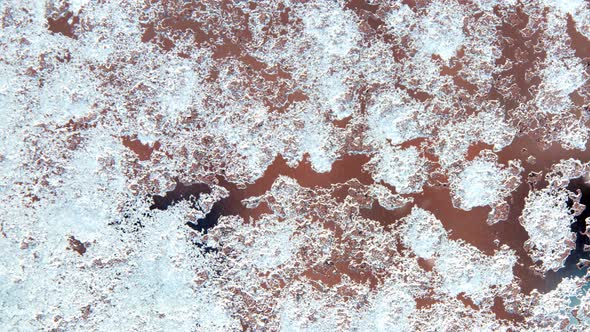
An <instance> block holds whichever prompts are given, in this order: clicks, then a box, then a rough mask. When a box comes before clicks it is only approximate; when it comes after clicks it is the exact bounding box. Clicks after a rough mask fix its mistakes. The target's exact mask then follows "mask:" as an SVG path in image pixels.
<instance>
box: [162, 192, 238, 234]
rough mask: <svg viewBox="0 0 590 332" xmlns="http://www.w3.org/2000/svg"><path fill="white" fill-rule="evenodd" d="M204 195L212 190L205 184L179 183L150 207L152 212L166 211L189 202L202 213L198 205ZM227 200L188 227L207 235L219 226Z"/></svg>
mask: <svg viewBox="0 0 590 332" xmlns="http://www.w3.org/2000/svg"><path fill="white" fill-rule="evenodd" d="M203 193H206V194H209V193H211V188H210V187H209V186H208V185H206V184H204V183H194V184H189V185H185V184H183V183H182V182H179V181H177V182H176V187H175V188H174V189H173V190H172V191H168V192H166V194H165V195H164V196H160V195H154V196H153V200H154V204H152V205H151V206H150V210H155V209H157V210H166V209H168V207H169V206H172V205H174V204H176V203H178V202H181V201H183V200H189V201H190V202H191V206H192V207H193V208H195V209H198V210H201V211H202V208H201V207H200V206H199V204H198V199H199V197H200V196H201V194H203ZM227 199H228V198H224V199H222V200H220V201H217V202H216V203H215V204H214V205H213V208H212V209H211V212H209V213H208V214H207V215H206V216H205V218H202V219H198V220H197V222H196V223H193V222H191V221H189V222H187V223H186V225H187V226H189V227H190V228H192V229H194V230H196V231H199V232H203V233H207V231H208V230H209V229H210V228H213V227H215V225H217V221H218V220H219V217H220V216H221V214H222V212H223V206H224V204H225V201H226V200H227Z"/></svg>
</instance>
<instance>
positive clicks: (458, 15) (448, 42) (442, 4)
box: [412, 1, 465, 62]
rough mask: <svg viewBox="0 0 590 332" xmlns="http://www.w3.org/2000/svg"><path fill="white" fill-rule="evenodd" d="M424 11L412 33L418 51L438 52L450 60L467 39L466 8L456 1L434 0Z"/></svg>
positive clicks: (446, 59) (437, 53)
mask: <svg viewBox="0 0 590 332" xmlns="http://www.w3.org/2000/svg"><path fill="white" fill-rule="evenodd" d="M424 12H425V13H426V15H425V16H423V17H421V19H420V21H419V23H418V25H419V27H418V28H417V29H416V30H415V31H414V32H413V35H412V37H413V39H414V40H415V42H416V44H417V46H418V52H421V53H426V54H436V55H438V56H440V57H441V58H442V59H443V60H444V61H447V62H448V60H450V59H451V58H452V57H453V56H455V54H456V53H457V51H458V50H459V48H460V47H461V45H462V44H463V42H464V40H465V35H464V34H463V20H464V19H465V16H464V15H465V9H464V8H463V7H462V6H461V5H460V4H459V3H458V2H456V1H433V2H431V3H430V4H429V5H428V7H427V8H425V11H424Z"/></svg>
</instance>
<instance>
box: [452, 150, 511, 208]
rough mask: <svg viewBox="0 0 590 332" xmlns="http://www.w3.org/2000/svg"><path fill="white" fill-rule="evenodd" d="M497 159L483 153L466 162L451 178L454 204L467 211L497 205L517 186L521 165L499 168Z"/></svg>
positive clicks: (492, 154)
mask: <svg viewBox="0 0 590 332" xmlns="http://www.w3.org/2000/svg"><path fill="white" fill-rule="evenodd" d="M497 159H498V158H497V156H496V155H495V154H494V153H493V152H491V151H489V150H484V151H482V152H481V153H480V156H478V157H477V158H476V159H474V160H472V161H469V162H467V163H466V164H465V165H464V166H463V167H462V169H461V171H460V172H458V173H454V174H452V175H451V176H450V178H449V182H450V188H451V195H452V199H453V205H454V206H455V207H458V208H460V209H463V210H466V211H469V210H471V209H472V208H474V207H478V206H486V205H489V206H495V205H497V204H500V203H501V202H502V201H503V200H504V199H505V198H506V197H508V196H509V195H510V194H511V192H512V191H513V190H515V189H516V188H517V186H518V183H519V180H520V177H519V175H520V172H521V171H522V168H521V167H520V162H519V161H517V162H515V163H512V162H511V163H510V166H509V167H501V165H499V164H498V162H497Z"/></svg>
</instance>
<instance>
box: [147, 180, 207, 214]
mask: <svg viewBox="0 0 590 332" xmlns="http://www.w3.org/2000/svg"><path fill="white" fill-rule="evenodd" d="M203 193H205V194H209V193H211V188H210V187H209V186H208V185H206V184H204V183H194V184H189V185H185V184H183V183H182V182H179V181H177V182H176V187H174V189H173V190H172V191H167V192H166V194H165V195H164V196H160V195H154V196H153V199H154V204H152V205H151V206H150V210H155V209H157V210H166V209H168V207H169V206H171V205H174V204H176V203H178V202H180V201H183V200H191V201H192V205H193V207H195V208H197V205H196V204H197V203H196V201H197V200H198V199H199V197H201V194H203Z"/></svg>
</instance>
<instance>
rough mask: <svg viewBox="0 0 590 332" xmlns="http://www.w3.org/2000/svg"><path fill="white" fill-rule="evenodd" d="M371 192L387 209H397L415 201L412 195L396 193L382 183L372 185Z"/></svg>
mask: <svg viewBox="0 0 590 332" xmlns="http://www.w3.org/2000/svg"><path fill="white" fill-rule="evenodd" d="M369 194H370V195H371V196H372V197H373V198H375V199H377V202H379V205H381V206H382V207H383V208H384V209H387V210H395V209H398V208H400V207H402V206H404V205H406V204H408V203H410V202H413V201H414V199H413V198H412V197H402V196H400V195H398V194H394V193H392V192H391V190H389V189H388V188H387V187H386V186H383V185H380V184H373V185H371V186H370V187H369Z"/></svg>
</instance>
